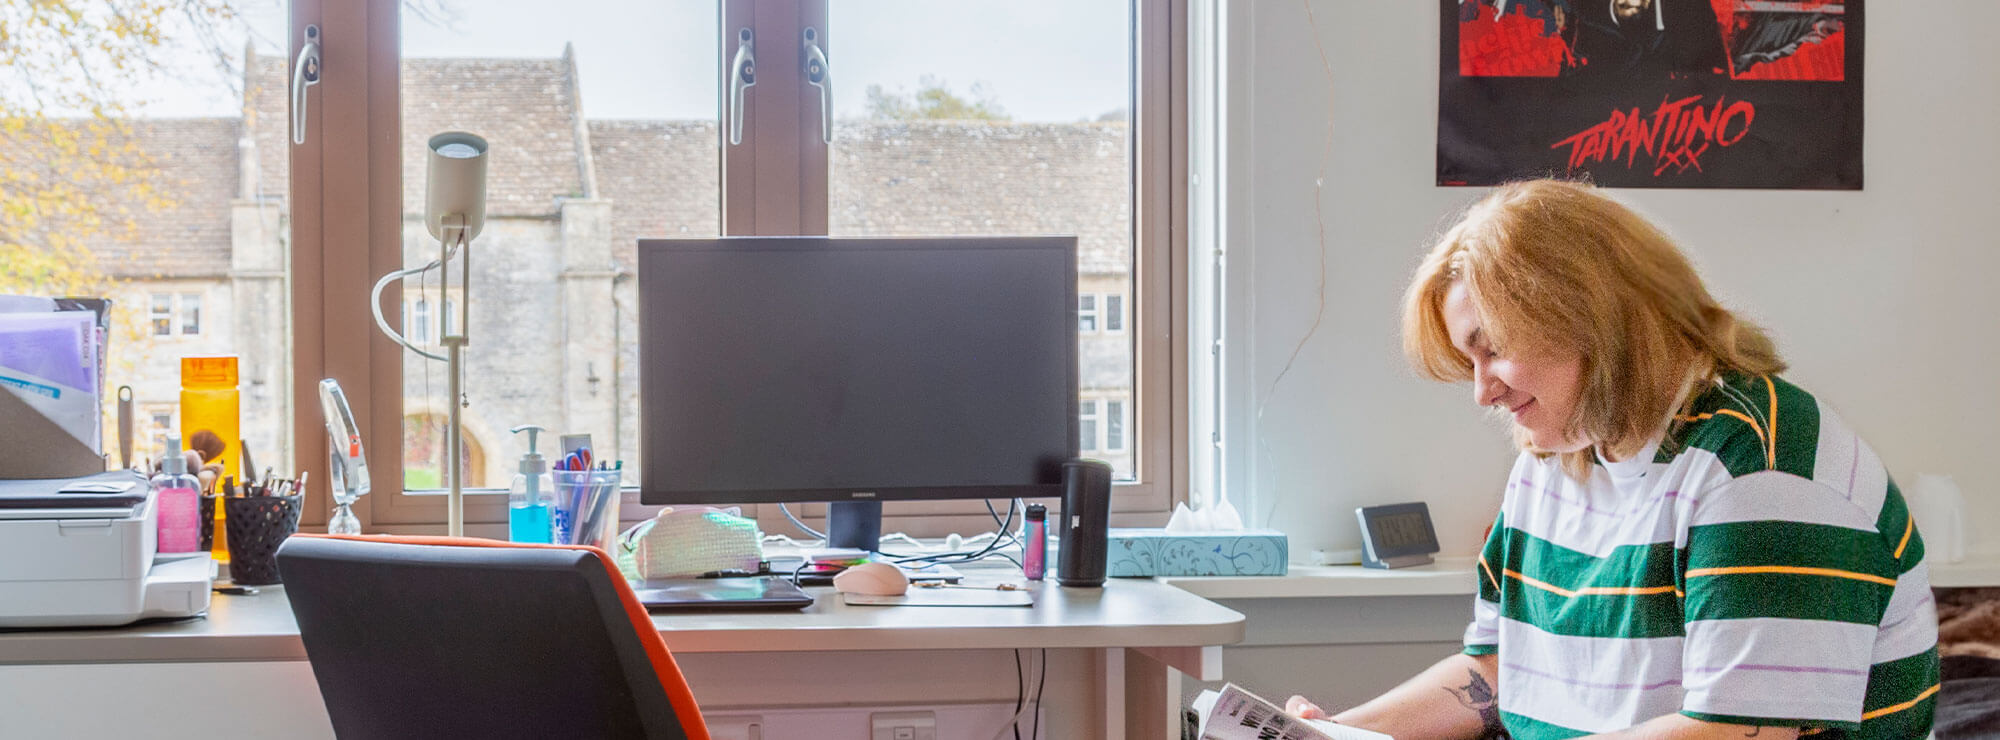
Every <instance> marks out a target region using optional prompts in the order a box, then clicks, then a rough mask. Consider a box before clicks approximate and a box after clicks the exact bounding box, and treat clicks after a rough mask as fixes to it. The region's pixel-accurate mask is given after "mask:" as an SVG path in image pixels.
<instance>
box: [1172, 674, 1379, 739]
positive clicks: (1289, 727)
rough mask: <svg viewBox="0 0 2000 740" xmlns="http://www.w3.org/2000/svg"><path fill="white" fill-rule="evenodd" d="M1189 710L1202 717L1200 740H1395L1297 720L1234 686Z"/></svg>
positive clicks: (1204, 694) (1317, 721)
mask: <svg viewBox="0 0 2000 740" xmlns="http://www.w3.org/2000/svg"><path fill="white" fill-rule="evenodd" d="M1191 708H1193V709H1194V711H1195V713H1196V714H1197V715H1199V716H1200V717H1201V736H1200V740H1395V739H1394V738H1391V737H1389V736H1388V735H1384V734H1382V733H1379V732H1372V731H1369V730H1364V729H1361V728H1359V727H1349V726H1347V725H1339V724H1334V723H1332V722H1328V721H1326V720H1323V719H1299V718H1297V717H1294V716H1292V715H1289V714H1286V713H1285V709H1284V707H1280V706H1278V705H1276V704H1272V703H1271V702H1269V701H1265V700H1264V698H1263V697H1260V696H1258V695H1256V694H1252V693H1250V692H1248V691H1244V690H1243V689H1242V688H1241V687H1239V686H1237V685H1236V684H1233V683H1232V684H1227V685H1224V686H1223V687H1222V690H1221V691H1219V692H1217V691H1203V692H1201V695H1200V696H1197V697H1195V700H1194V703H1193V704H1192V705H1191Z"/></svg>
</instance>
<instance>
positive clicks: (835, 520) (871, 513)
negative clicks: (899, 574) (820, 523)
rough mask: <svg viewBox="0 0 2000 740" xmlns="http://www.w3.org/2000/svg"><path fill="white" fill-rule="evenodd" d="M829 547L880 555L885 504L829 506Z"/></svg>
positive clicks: (852, 503) (864, 503)
mask: <svg viewBox="0 0 2000 740" xmlns="http://www.w3.org/2000/svg"><path fill="white" fill-rule="evenodd" d="M826 546H827V547H830V548H838V547H848V548H853V549H856V550H867V551H868V552H879V551H880V550H881V547H882V502H880V501H835V502H833V503H831V504H827V507H826Z"/></svg>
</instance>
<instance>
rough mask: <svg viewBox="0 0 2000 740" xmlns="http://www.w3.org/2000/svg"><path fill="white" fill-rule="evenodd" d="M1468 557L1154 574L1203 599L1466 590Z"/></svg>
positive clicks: (1471, 567) (1469, 586) (1470, 573)
mask: <svg viewBox="0 0 2000 740" xmlns="http://www.w3.org/2000/svg"><path fill="white" fill-rule="evenodd" d="M1477 567H1478V566H1477V565H1476V561H1475V560H1474V559H1473V558H1438V560H1437V562H1435V563H1432V564H1430V565H1418V566H1412V567H1408V568H1394V569H1389V570H1382V569H1377V568H1363V567H1361V566H1359V565H1299V564H1297V563H1294V564H1292V565H1291V567H1290V568H1289V572H1287V573H1286V574H1285V575H1282V576H1168V577H1162V578H1159V579H1158V580H1159V581H1161V582H1162V583H1167V584H1170V585H1173V586H1178V587H1180V589H1181V590H1183V591H1187V592H1188V593H1192V594H1194V595H1196V596H1200V597H1202V598H1206V599H1301V598H1304V599H1313V598H1349V597H1375V596H1468V595H1471V594H1473V593H1474V592H1476V591H1477V590H1478V583H1477V581H1475V580H1473V579H1474V578H1475V576H1474V571H1475V569H1476V568H1477Z"/></svg>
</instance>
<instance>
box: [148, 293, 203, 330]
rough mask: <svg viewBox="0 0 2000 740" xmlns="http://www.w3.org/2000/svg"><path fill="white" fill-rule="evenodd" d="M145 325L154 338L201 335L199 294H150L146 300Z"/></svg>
mask: <svg viewBox="0 0 2000 740" xmlns="http://www.w3.org/2000/svg"><path fill="white" fill-rule="evenodd" d="M147 323H148V324H149V325H150V327H151V332H150V334H151V335H152V336H155V337H172V336H184V337H192V336H198V335H200V334H201V294H200V293H152V294H150V295H149V296H148V300H147Z"/></svg>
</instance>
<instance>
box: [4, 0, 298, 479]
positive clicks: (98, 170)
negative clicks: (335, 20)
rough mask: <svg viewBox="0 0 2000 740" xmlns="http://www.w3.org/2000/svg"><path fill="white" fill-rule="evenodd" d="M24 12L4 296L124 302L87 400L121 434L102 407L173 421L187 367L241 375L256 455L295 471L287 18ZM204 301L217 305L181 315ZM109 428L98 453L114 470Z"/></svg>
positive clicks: (15, 68) (229, 13) (238, 2)
mask: <svg viewBox="0 0 2000 740" xmlns="http://www.w3.org/2000/svg"><path fill="white" fill-rule="evenodd" d="M6 8H7V9H6V10H0V25H4V26H5V30H4V31H3V32H0V36H4V37H5V40H4V41H0V183H4V184H0V265H6V269H4V270H0V293H26V294H34V295H56V296H96V297H108V298H111V299H112V301H113V304H112V308H111V312H110V317H109V318H110V326H109V328H108V331H107V332H106V333H105V335H106V344H107V347H106V350H105V358H104V359H105V362H104V363H103V365H102V366H103V368H104V373H105V375H104V377H101V378H96V379H95V383H96V385H97V386H98V387H95V388H88V389H84V390H88V391H90V392H93V393H96V394H97V395H98V397H99V399H100V400H101V401H103V402H104V407H103V408H104V413H105V414H106V415H107V416H106V418H115V416H112V415H113V414H115V394H114V393H109V392H103V389H109V388H116V387H118V386H121V385H129V386H131V387H132V391H133V400H134V402H135V403H136V404H138V407H139V408H155V409H157V408H161V407H165V408H167V409H171V408H173V407H174V406H175V405H176V404H178V403H179V400H180V380H179V379H180V359H181V357H183V356H188V355H235V356H237V357H238V358H239V364H238V375H239V377H240V378H241V386H240V390H241V394H242V395H241V400H240V404H241V409H242V411H241V417H240V425H239V430H240V434H241V438H242V439H243V440H245V441H248V443H249V444H250V446H251V448H252V450H253V455H254V456H255V458H256V459H258V460H267V461H269V462H271V463H279V462H280V461H288V460H290V459H291V458H292V455H291V451H290V450H289V448H288V442H287V440H288V437H289V434H288V433H287V432H289V418H290V410H289V409H290V405H291V393H290V390H289V389H290V388H291V383H292V372H291V368H290V359H291V358H290V356H289V354H288V353H287V352H286V348H287V347H289V346H290V342H289V341H288V336H289V333H290V313H289V312H290V308H291V301H290V299H289V286H288V285H287V277H286V275H287V271H288V269H289V263H288V256H289V254H288V251H287V248H286V246H287V244H288V242H289V240H288V239H286V238H285V235H286V233H287V232H288V230H289V228H290V226H289V223H288V218H289V216H288V213H289V210H288V207H287V204H286V196H287V182H288V179H287V171H286V167H287V161H288V155H289V153H290V144H289V141H290V137H289V136H288V134H287V132H286V130H285V126H286V123H285V122H286V119H287V116H286V113H285V101H286V92H285V85H286V84H287V83H288V82H289V80H287V79H286V78H285V74H284V69H285V66H286V61H285V58H286V50H287V45H286V37H287V36H288V34H287V33H286V31H285V29H286V22H287V11H288V8H287V7H286V5H285V3H283V2H278V1H274V0H187V1H186V2H178V1H177V2H162V1H161V0H144V1H142V2H125V3H109V2H69V3H45V2H36V3H8V4H7V5H6ZM191 294H200V295H201V296H202V297H203V298H205V299H206V302H205V303H204V302H203V301H201V300H197V301H195V302H193V303H188V302H185V301H181V302H178V305H177V300H176V299H177V297H183V298H184V297H186V296H188V295H191ZM183 311H185V313H183ZM204 314H206V315H204ZM203 319H213V320H214V321H212V322H207V323H208V324H211V325H210V326H205V325H204V322H203V321H202V320H203ZM177 325H178V326H182V327H186V331H185V333H186V334H188V335H187V336H182V335H179V334H180V333H181V332H180V330H177V329H176V328H175V327H176V326H177ZM203 329H207V331H203ZM165 413H167V414H168V416H167V418H169V419H172V418H173V414H172V412H171V411H168V412H165ZM154 418H155V419H157V418H158V417H157V416H154ZM103 426H104V436H103V438H102V439H98V440H91V441H92V442H94V443H97V444H99V445H101V446H102V447H103V448H104V449H107V450H113V451H115V450H116V449H117V442H116V439H117V428H116V426H117V425H115V424H105V425H103ZM235 441H236V440H230V442H235ZM231 447H232V448H233V447H234V445H231ZM144 452H145V454H146V455H148V456H157V454H158V453H157V451H154V450H147V451H144ZM234 458H235V456H234V455H233V454H225V455H224V456H223V460H222V462H223V464H224V466H225V467H226V468H227V469H228V473H229V474H230V475H237V476H240V475H241V473H242V471H241V463H240V461H239V460H237V459H234Z"/></svg>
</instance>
